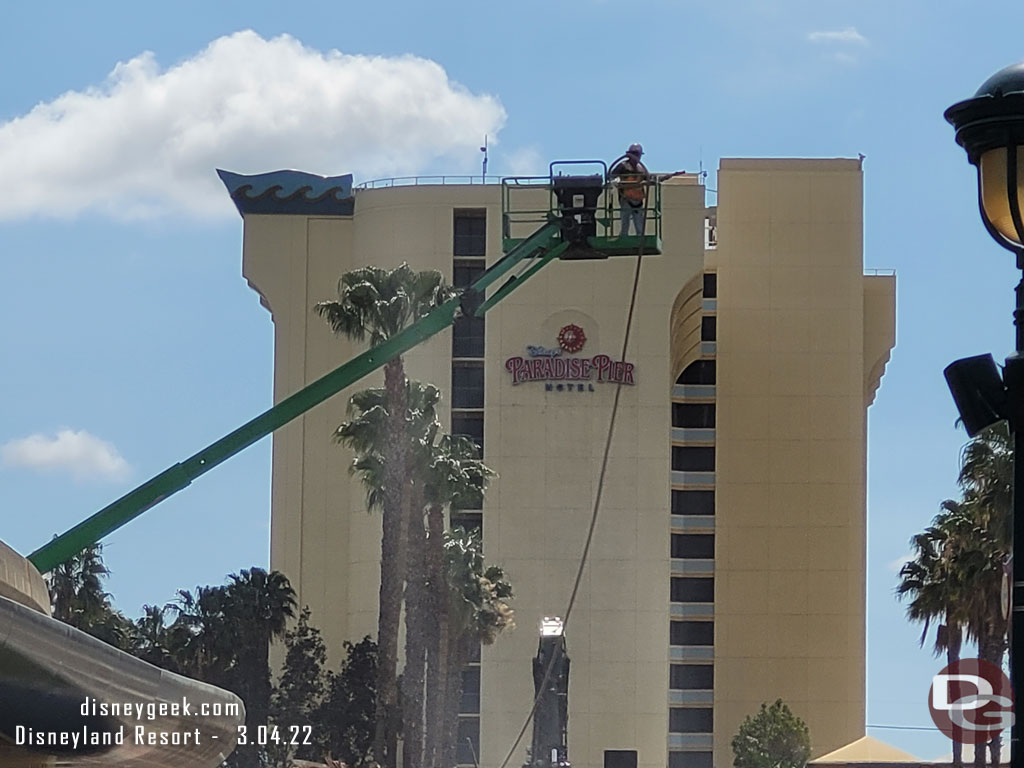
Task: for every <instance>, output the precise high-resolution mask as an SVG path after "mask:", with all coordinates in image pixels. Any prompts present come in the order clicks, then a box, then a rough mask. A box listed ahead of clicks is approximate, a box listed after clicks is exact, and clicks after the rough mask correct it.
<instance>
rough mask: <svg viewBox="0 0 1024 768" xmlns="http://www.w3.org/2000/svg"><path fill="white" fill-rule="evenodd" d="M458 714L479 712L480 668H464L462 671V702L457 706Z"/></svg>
mask: <svg viewBox="0 0 1024 768" xmlns="http://www.w3.org/2000/svg"><path fill="white" fill-rule="evenodd" d="M459 712H462V713H466V714H478V713H479V712H480V667H466V668H465V669H463V670H462V701H461V703H460V704H459Z"/></svg>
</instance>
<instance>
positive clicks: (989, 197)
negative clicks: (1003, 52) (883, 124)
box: [945, 62, 1024, 266]
mask: <svg viewBox="0 0 1024 768" xmlns="http://www.w3.org/2000/svg"><path fill="white" fill-rule="evenodd" d="M945 116H946V120H948V121H949V122H950V123H952V125H953V127H954V128H956V141H957V143H958V144H959V145H960V146H962V147H963V148H964V149H965V150H967V159H968V160H969V161H970V163H971V164H972V165H974V166H976V167H977V168H978V205H979V208H980V209H981V219H982V221H983V222H984V223H985V228H986V229H987V230H988V232H989V234H990V235H992V237H993V238H994V239H995V240H996V242H997V243H999V244H1000V245H1001V246H1003V247H1004V248H1008V249H1009V250H1011V251H1014V252H1016V253H1018V254H1019V253H1020V251H1021V248H1022V247H1024V217H1022V214H1021V209H1022V208H1024V62H1021V63H1019V64H1013V65H1011V66H1009V67H1006V68H1005V69H1001V70H999V71H998V72H996V73H995V74H994V75H992V77H990V78H989V79H988V80H986V81H985V82H984V83H982V85H981V87H980V88H979V89H978V91H977V93H975V94H974V96H973V98H970V99H967V100H965V101H961V102H958V103H956V104H954V105H953V106H951V107H950V108H949V109H947V110H946V114H945ZM1018 266H1024V265H1018Z"/></svg>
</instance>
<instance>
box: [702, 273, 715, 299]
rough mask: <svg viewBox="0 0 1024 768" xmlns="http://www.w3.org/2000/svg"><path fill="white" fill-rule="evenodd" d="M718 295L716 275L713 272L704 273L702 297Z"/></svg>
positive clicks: (711, 297) (707, 297)
mask: <svg viewBox="0 0 1024 768" xmlns="http://www.w3.org/2000/svg"><path fill="white" fill-rule="evenodd" d="M717 297H718V275H717V274H716V273H715V272H705V273H704V298H705V299H714V298H717Z"/></svg>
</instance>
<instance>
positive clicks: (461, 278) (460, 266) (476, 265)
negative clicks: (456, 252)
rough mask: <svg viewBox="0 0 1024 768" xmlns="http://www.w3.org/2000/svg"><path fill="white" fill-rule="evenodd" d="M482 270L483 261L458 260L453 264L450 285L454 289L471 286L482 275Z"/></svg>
mask: <svg viewBox="0 0 1024 768" xmlns="http://www.w3.org/2000/svg"><path fill="white" fill-rule="evenodd" d="M484 269H485V267H484V261H483V259H465V260H462V259H459V260H458V261H456V262H455V269H454V272H453V274H452V285H454V286H455V287H456V288H465V287H466V286H467V285H472V284H473V283H475V282H476V280H477V278H478V277H480V275H482V274H483V273H484Z"/></svg>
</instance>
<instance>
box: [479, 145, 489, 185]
mask: <svg viewBox="0 0 1024 768" xmlns="http://www.w3.org/2000/svg"><path fill="white" fill-rule="evenodd" d="M480 151H481V152H483V153H484V162H483V170H482V171H481V173H480V177H481V178H480V182H481V183H482V184H486V183H487V134H486V133H485V134H484V145H483V146H482V147H480Z"/></svg>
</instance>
